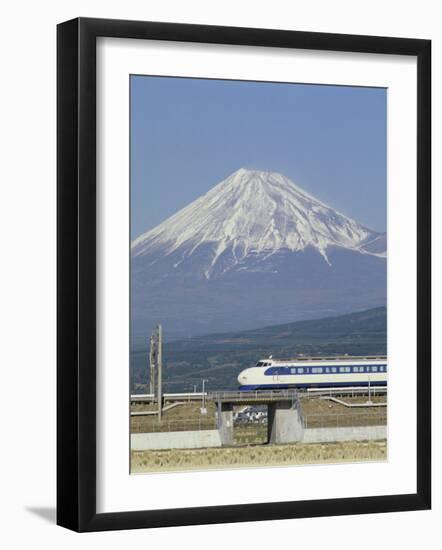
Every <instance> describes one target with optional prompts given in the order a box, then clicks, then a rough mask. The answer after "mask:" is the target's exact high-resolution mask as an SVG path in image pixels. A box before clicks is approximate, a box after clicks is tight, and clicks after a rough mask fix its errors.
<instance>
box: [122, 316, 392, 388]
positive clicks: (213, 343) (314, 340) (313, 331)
mask: <svg viewBox="0 0 442 550" xmlns="http://www.w3.org/2000/svg"><path fill="white" fill-rule="evenodd" d="M386 313H387V312H386V308H385V307H380V308H375V309H370V310H367V311H360V312H355V313H351V314H348V315H342V316H338V317H327V318H324V319H316V320H311V321H298V322H296V323H286V324H284V325H276V326H269V327H264V328H259V329H255V330H250V331H241V332H229V333H222V334H209V335H205V336H200V337H195V338H191V339H186V340H179V341H174V342H169V343H166V344H165V346H164V364H165V385H166V389H167V391H185V390H189V389H190V390H191V389H192V388H193V385H194V384H200V383H201V378H206V379H208V380H209V387H210V389H212V390H215V389H235V388H236V386H237V383H236V378H237V376H238V373H239V372H240V371H241V370H242V369H244V368H246V367H249V366H250V365H252V364H255V363H256V361H258V359H260V358H262V357H268V356H269V355H273V356H274V357H281V356H282V357H293V356H296V355H297V354H299V353H303V354H305V355H310V354H311V355H335V354H342V355H343V354H345V353H348V354H349V355H375V354H379V355H384V354H386V351H387V315H386ZM131 365H132V369H131V373H132V389H135V384H136V383H138V384H142V383H146V380H147V351H146V350H145V349H140V350H138V351H135V352H133V353H132V355H131Z"/></svg>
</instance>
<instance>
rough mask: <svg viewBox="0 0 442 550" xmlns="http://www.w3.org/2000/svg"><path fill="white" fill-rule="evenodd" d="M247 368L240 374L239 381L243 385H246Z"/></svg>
mask: <svg viewBox="0 0 442 550" xmlns="http://www.w3.org/2000/svg"><path fill="white" fill-rule="evenodd" d="M245 372H246V371H245V370H243V371H242V372H240V373H239V375H238V383H239V384H240V385H241V386H244V384H245V383H246V382H247V376H246V374H245Z"/></svg>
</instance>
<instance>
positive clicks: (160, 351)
mask: <svg viewBox="0 0 442 550" xmlns="http://www.w3.org/2000/svg"><path fill="white" fill-rule="evenodd" d="M157 330H158V333H157V335H158V336H157V338H158V340H157V366H158V393H157V396H158V422H161V419H162V413H163V388H162V384H163V380H162V374H163V372H162V371H163V328H162V326H161V325H158V328H157Z"/></svg>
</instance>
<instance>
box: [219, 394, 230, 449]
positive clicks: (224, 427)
mask: <svg viewBox="0 0 442 550" xmlns="http://www.w3.org/2000/svg"><path fill="white" fill-rule="evenodd" d="M217 415H218V431H219V435H220V439H221V445H233V403H223V402H221V401H218V404H217Z"/></svg>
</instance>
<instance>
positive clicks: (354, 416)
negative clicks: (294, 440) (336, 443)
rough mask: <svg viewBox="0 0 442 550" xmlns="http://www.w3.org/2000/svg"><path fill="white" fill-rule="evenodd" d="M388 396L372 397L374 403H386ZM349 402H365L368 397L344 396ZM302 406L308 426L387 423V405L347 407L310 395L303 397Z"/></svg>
mask: <svg viewBox="0 0 442 550" xmlns="http://www.w3.org/2000/svg"><path fill="white" fill-rule="evenodd" d="M386 399H387V398H386V396H384V395H382V396H376V397H372V398H371V402H372V403H386ZM341 400H342V401H343V402H345V403H349V404H365V403H366V402H367V397H342V398H341ZM301 408H302V412H303V414H304V418H305V421H306V427H307V428H329V427H343V426H374V425H384V424H386V423H387V407H346V406H345V405H342V404H341V403H336V402H334V401H330V400H328V399H319V398H317V397H309V398H302V399H301Z"/></svg>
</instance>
